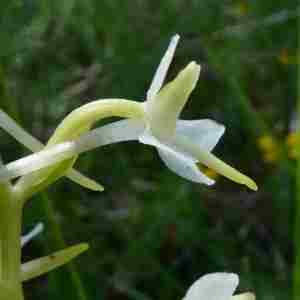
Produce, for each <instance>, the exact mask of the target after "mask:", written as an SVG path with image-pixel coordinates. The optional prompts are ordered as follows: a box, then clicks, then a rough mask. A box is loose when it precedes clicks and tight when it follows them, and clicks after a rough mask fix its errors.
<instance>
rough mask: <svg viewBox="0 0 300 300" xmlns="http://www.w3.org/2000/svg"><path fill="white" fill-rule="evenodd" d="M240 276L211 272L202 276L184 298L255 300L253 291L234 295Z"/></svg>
mask: <svg viewBox="0 0 300 300" xmlns="http://www.w3.org/2000/svg"><path fill="white" fill-rule="evenodd" d="M238 283H239V277H238V275H236V274H233V273H211V274H206V275H204V276H202V277H200V278H199V279H198V280H197V281H195V282H194V283H193V284H192V286H191V287H190V288H189V289H188V291H187V293H186V295H185V296H184V298H183V300H230V299H231V298H233V299H241V300H255V296H254V294H252V293H244V294H239V295H236V296H233V297H232V295H233V293H234V291H235V290H236V288H237V286H238Z"/></svg>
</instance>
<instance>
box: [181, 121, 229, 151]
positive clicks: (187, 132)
mask: <svg viewBox="0 0 300 300" xmlns="http://www.w3.org/2000/svg"><path fill="white" fill-rule="evenodd" d="M224 132H225V127H224V126H223V125H221V124H219V123H217V122H215V121H213V120H209V119H202V120H194V121H186V120H178V121H177V124H176V134H178V135H184V136H186V137H188V138H190V139H191V140H192V141H193V142H194V143H195V144H197V145H199V146H201V147H202V148H203V149H204V150H207V151H209V152H210V151H212V150H213V148H214V147H215V146H216V144H217V143H218V141H219V140H220V138H221V137H222V135H223V134H224Z"/></svg>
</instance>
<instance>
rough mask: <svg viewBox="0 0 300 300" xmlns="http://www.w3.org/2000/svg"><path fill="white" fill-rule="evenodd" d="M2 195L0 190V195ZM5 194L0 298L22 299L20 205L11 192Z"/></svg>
mask: <svg viewBox="0 0 300 300" xmlns="http://www.w3.org/2000/svg"><path fill="white" fill-rule="evenodd" d="M6 188H7V187H6ZM3 195H4V193H3V192H2V193H1V196H3ZM6 196H7V197H6V198H5V197H1V209H0V252H1V270H0V274H1V282H0V287H1V290H0V300H2V299H3V300H7V299H9V300H22V299H23V292H22V284H21V281H20V270H21V240H20V239H21V222H22V221H21V220H22V207H21V206H20V205H19V202H18V201H16V198H15V197H14V194H13V193H6ZM2 287H3V288H2Z"/></svg>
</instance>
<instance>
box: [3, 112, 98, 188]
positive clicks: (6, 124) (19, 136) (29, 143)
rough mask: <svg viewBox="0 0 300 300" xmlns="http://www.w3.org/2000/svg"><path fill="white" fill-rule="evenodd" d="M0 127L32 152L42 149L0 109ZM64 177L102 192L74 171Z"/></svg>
mask: <svg viewBox="0 0 300 300" xmlns="http://www.w3.org/2000/svg"><path fill="white" fill-rule="evenodd" d="M0 127H1V128H2V129H4V130H5V131H6V132H7V133H9V134H10V135H11V136H12V137H14V138H15V139H16V140H17V141H18V142H19V143H21V144H22V145H24V146H25V147H26V148H28V149H29V150H31V151H32V152H37V151H40V150H42V149H43V148H44V145H43V144H42V143H41V142H40V141H39V140H38V139H37V138H35V137H34V136H32V135H31V134H29V133H28V132H27V131H25V130H24V129H23V128H22V127H21V126H19V125H18V123H17V122H15V121H14V120H13V119H12V118H11V117H10V116H9V115H7V114H6V113H5V112H4V111H3V110H1V109H0ZM66 177H68V178H69V179H70V180H72V181H74V182H76V183H77V184H80V185H82V186H83V187H85V188H88V189H91V190H95V191H102V190H103V187H102V186H101V185H100V184H98V183H97V182H95V181H94V180H92V179H90V178H88V177H87V176H85V175H83V174H81V173H80V172H78V171H76V170H74V169H71V170H70V171H69V172H68V173H67V174H66Z"/></svg>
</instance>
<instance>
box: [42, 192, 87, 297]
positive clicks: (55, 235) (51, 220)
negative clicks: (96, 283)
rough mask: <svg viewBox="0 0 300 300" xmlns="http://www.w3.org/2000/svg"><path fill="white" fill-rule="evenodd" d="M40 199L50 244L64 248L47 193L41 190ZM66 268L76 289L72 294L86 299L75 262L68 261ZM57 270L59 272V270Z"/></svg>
mask: <svg viewBox="0 0 300 300" xmlns="http://www.w3.org/2000/svg"><path fill="white" fill-rule="evenodd" d="M41 200H42V204H43V210H44V213H45V215H46V218H47V225H48V226H47V227H49V229H50V231H51V238H50V243H51V244H52V245H54V247H55V248H56V249H64V248H66V247H67V245H66V243H65V240H64V237H63V234H62V231H61V229H60V226H59V224H58V223H57V221H56V219H55V208H54V205H53V203H52V201H51V200H50V199H49V196H48V194H47V193H45V192H43V193H42V194H41ZM51 250H52V249H51ZM66 269H67V272H68V273H69V275H70V278H71V285H72V288H73V291H74V290H75V291H76V292H75V293H74V294H76V296H77V299H78V300H87V299H88V298H87V295H86V291H85V288H84V286H83V284H82V281H81V278H80V275H79V273H78V272H77V269H76V266H75V264H74V263H72V262H70V263H69V264H68V265H66ZM58 272H60V270H59V271H58ZM50 276H51V275H50ZM54 276H55V275H54Z"/></svg>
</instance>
